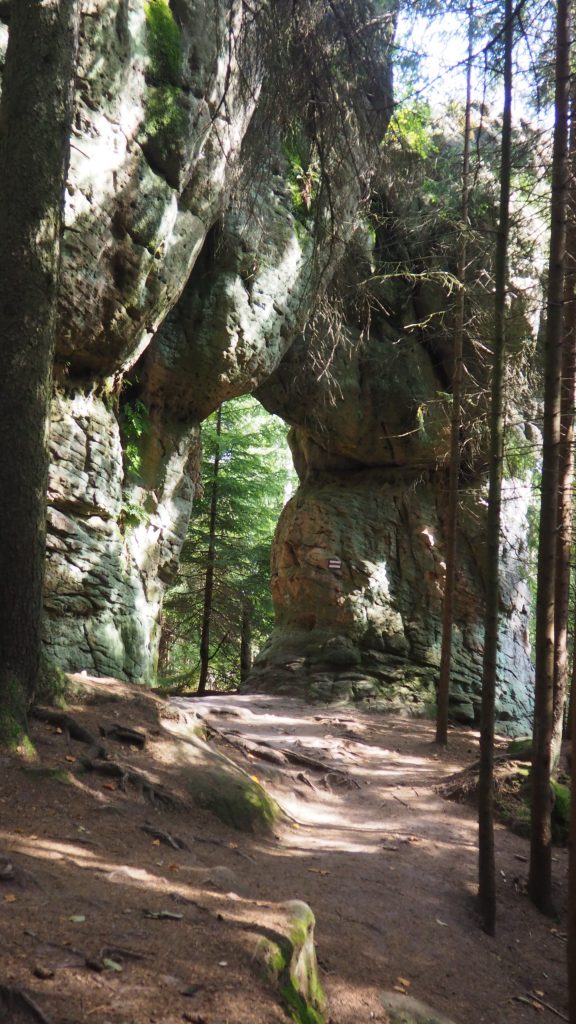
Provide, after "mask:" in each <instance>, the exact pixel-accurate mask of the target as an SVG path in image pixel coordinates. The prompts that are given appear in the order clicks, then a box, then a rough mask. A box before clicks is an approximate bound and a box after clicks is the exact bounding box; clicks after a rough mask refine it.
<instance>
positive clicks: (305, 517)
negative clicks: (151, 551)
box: [248, 303, 533, 733]
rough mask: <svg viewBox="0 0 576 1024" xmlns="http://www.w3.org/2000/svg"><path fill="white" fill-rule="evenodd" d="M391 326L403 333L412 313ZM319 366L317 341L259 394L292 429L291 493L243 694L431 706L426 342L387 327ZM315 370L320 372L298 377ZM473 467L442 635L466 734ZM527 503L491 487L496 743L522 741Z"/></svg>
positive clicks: (436, 488)
mask: <svg viewBox="0 0 576 1024" xmlns="http://www.w3.org/2000/svg"><path fill="white" fill-rule="evenodd" d="M388 308H389V309H390V308H391V307H390V304H388ZM513 314H514V311H512V313H511V316H513ZM522 316H523V311H522V310H519V314H518V318H520V317H522ZM404 319H405V321H406V322H407V323H411V322H412V323H413V322H415V321H417V319H418V317H417V314H416V311H415V309H414V307H413V304H410V303H408V304H407V307H406V309H405V315H404ZM345 334H346V332H345ZM314 344H316V346H318V345H319V353H320V354H319V353H318V351H317V352H316V353H314V351H313V348H314ZM311 346H312V350H311ZM327 353H330V349H329V347H323V346H322V339H321V338H320V340H319V341H318V339H316V341H315V342H314V339H311V338H310V337H309V338H307V339H300V340H299V341H298V342H296V343H295V345H294V346H293V347H292V348H291V350H290V352H289V353H288V355H287V356H286V357H285V359H284V361H283V362H282V364H281V365H280V367H279V368H278V370H276V371H275V372H274V373H273V374H272V375H271V376H270V378H269V379H268V381H267V382H266V384H265V385H264V386H263V387H262V388H261V389H260V391H259V395H260V397H261V399H262V401H263V402H264V404H265V405H266V407H267V408H269V409H270V411H273V412H276V413H278V414H279V415H281V416H284V417H285V418H286V419H288V420H289V422H291V423H292V424H293V425H294V426H293V430H292V432H291V444H292V449H293V455H294V463H295V466H296V468H297V470H298V474H299V477H300V486H299V488H298V491H297V493H296V495H295V497H294V498H293V499H292V500H291V501H290V503H289V504H288V506H287V507H286V508H285V509H284V512H283V515H282V518H281V520H280V523H279V525H278V529H277V532H276V537H275V541H274V545H273V551H272V591H273V596H274V604H275V609H276V627H275V629H274V632H273V634H272V636H271V638H270V640H269V641H268V643H267V644H266V646H265V647H264V649H263V650H262V652H261V653H260V655H259V657H258V658H257V660H256V663H255V666H254V670H253V674H252V677H251V679H250V680H249V682H248V686H249V687H253V688H256V689H260V688H263V689H277V688H278V687H280V688H282V689H284V691H286V692H302V691H305V692H307V693H309V694H310V696H311V697H314V698H316V699H329V700H330V699H337V698H339V697H345V698H354V699H360V698H365V697H368V698H370V699H375V700H379V701H380V702H382V703H384V704H386V705H396V706H400V705H404V706H405V705H406V704H410V703H412V702H414V703H416V704H418V705H421V704H422V702H423V701H424V702H433V701H434V699H435V684H436V683H437V679H438V671H439V665H440V648H441V617H442V596H443V587H444V574H445V563H444V550H445V509H446V505H447V488H448V467H447V464H448V452H449V439H448V432H449V406H448V405H447V404H446V401H445V398H444V399H443V398H442V397H441V396H442V392H443V387H444V385H443V376H442V375H443V372H444V371H443V367H442V364H441V363H440V362H439V360H438V357H437V355H436V354H435V353H434V352H433V351H432V350H431V346H430V344H429V343H428V341H427V339H426V336H425V333H424V332H422V331H414V330H412V331H410V330H406V329H404V328H402V327H401V326H399V325H398V318H395V317H394V316H393V315H391V314H389V315H384V316H382V315H380V316H377V317H375V318H374V322H373V323H372V325H371V329H370V331H369V332H367V334H366V335H365V336H364V337H362V338H361V337H360V336H359V334H358V333H357V332H356V333H355V332H354V330H350V331H348V335H347V339H346V338H344V344H342V345H340V347H339V349H338V350H337V351H336V352H333V353H330V358H329V359H328V358H327ZM467 357H468V360H469V362H468V365H469V366H470V365H474V363H473V354H472V353H470V352H468V353H467ZM320 358H323V359H324V362H325V365H324V369H323V371H322V372H318V371H317V372H316V373H313V372H311V371H312V364H313V363H314V362H318V360H319V359H320ZM307 370H308V371H309V372H306V371H307ZM475 373H476V374H477V375H479V374H480V373H486V367H485V366H484V367H480V366H478V365H475ZM477 461H478V462H479V463H480V465H479V466H474V460H472V462H471V463H468V464H467V466H466V467H465V469H466V474H467V480H463V481H462V491H461V496H460V524H459V538H458V554H457V559H458V561H457V579H456V598H455V619H456V621H455V628H454V636H453V673H452V690H451V706H452V714H453V715H454V716H455V717H456V718H457V719H459V720H460V721H463V722H467V723H473V722H476V723H477V722H478V720H479V709H480V691H481V675H482V652H483V632H484V627H483V616H484V571H483V553H484V528H485V514H486V483H485V474H484V467H483V464H482V460H481V458H479V457H477ZM527 497H528V490H527V487H525V486H524V485H522V484H521V482H520V481H518V480H513V479H509V480H507V481H505V493H504V501H503V541H502V568H501V619H500V643H499V653H498V663H499V693H498V701H497V718H498V724H499V727H500V728H501V729H503V730H505V731H508V732H510V733H516V732H522V731H526V730H527V729H528V728H529V724H530V714H531V704H532V674H533V670H532V666H531V663H530V650H529V640H528V616H529V609H530V595H529V590H528V585H527V581H526V577H527V572H526V564H527V557H528V549H527V522H526V511H527Z"/></svg>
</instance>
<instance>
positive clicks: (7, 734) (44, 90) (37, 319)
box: [0, 0, 79, 743]
mask: <svg viewBox="0 0 576 1024" xmlns="http://www.w3.org/2000/svg"><path fill="white" fill-rule="evenodd" d="M78 20H79V3H78V0H43V2H42V3H39V2H38V0H17V3H14V4H13V5H12V11H11V17H10V32H9V41H8V49H7V53H6V64H5V69H4V77H3V86H2V98H1V101H0V359H1V365H2V373H1V374H0V453H1V456H0V457H1V459H2V494H3V499H2V501H1V502H0V742H5V743H6V742H7V743H12V742H15V741H18V739H19V737H20V736H21V735H22V733H23V732H24V730H25V728H26V707H27V704H28V702H29V700H30V699H31V697H32V696H33V693H34V688H35V686H36V682H37V677H38V670H39V661H40V649H41V648H40V645H41V616H42V588H43V580H44V560H45V551H46V545H45V521H46V481H47V471H48V452H47V434H48V413H49V402H50V396H51V385H52V364H53V359H54V344H55V337H54V332H55V309H56V296H57V290H58V278H59V266H60V234H61V227H62V212H63V199H64V182H65V177H66V171H67V160H68V152H69V138H70V119H71V107H72V76H73V69H74V62H75V54H76V46H77V35H78Z"/></svg>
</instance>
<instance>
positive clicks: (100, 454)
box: [0, 0, 530, 730]
mask: <svg viewBox="0 0 576 1024" xmlns="http://www.w3.org/2000/svg"><path fill="white" fill-rule="evenodd" d="M367 2H368V0H367ZM342 6H343V9H344V8H346V10H347V11H348V13H350V12H354V11H356V12H358V11H360V12H361V11H362V4H356V3H353V4H347V3H344V2H343V4H342ZM3 9H4V8H2V7H0V17H1V16H2V10H3ZM335 9H336V8H334V7H333V5H323V4H317V3H314V2H311V0H310V2H307V3H305V4H304V5H300V12H299V13H298V16H296V14H294V10H295V9H293V5H291V4H289V3H287V4H284V3H266V2H263V3H257V4H255V5H246V4H243V3H241V2H239V0H224V2H222V0H220V2H218V3H216V2H215V0H146V2H142V0H84V3H83V13H82V33H81V47H80V60H79V66H78V73H77V81H76V107H75V116H74V127H73V136H72V139H71V164H70V173H69V180H68V187H67V193H66V217H65V225H66V226H65V237H64V246H63V273H62V288H61V295H60V320H59V332H58V341H57V360H56V366H55V394H54V404H53V419H52V430H51V442H50V443H51V452H52V467H51V473H50V483H49V543H48V550H49V562H48V578H47V594H46V637H45V640H46V649H47V652H48V654H49V655H51V656H52V657H53V658H54V659H55V660H56V661H57V662H58V663H59V664H60V665H61V666H63V667H64V668H66V669H74V670H82V669H87V670H88V671H90V672H96V673H100V674H103V675H108V674H113V675H117V676H120V677H124V678H128V679H137V680H151V679H152V678H153V677H154V673H155V664H156V657H157V647H158V629H159V616H160V612H161V607H162V600H163V595H164V592H165V588H166V586H167V585H168V584H169V583H170V581H171V580H172V579H173V578H174V574H175V571H176V569H177V565H178V557H179V552H180V548H181V545H182V541H183V539H184V535H185V531H186V525H187V522H188V517H189V513H190V509H191V505H192V501H193V497H194V490H195V485H196V481H197V474H198V458H199V437H200V423H201V421H202V419H203V418H205V417H206V416H207V415H208V414H209V413H210V412H212V411H213V410H214V409H215V408H217V407H218V405H219V404H220V403H221V402H222V401H225V400H227V399H229V398H231V397H233V396H236V395H239V394H243V393H247V392H252V391H255V390H257V389H260V390H259V391H258V393H259V396H260V397H261V400H262V401H263V403H264V404H265V405H266V406H267V407H268V408H269V409H271V410H273V411H275V412H278V413H279V414H280V415H281V416H283V417H284V418H285V419H286V421H287V422H288V423H290V424H292V426H293V428H294V429H293V431H292V445H293V451H294V459H295V464H296V467H297V470H298V473H299V475H300V479H301V485H300V488H299V491H298V494H297V495H296V497H295V498H294V499H293V500H292V502H291V503H290V504H289V506H288V507H287V508H286V510H285V512H284V514H283V516H282V519H281V522H280V524H279V528H278V534H277V538H276V542H275V547H274V556H273V580H272V586H273V592H274V599H275V604H276V608H277V613H278V624H277V628H276V630H275V632H274V635H273V636H272V638H271V640H270V642H269V644H268V645H267V647H266V649H265V650H264V651H263V652H262V655H261V657H260V659H259V661H258V663H257V666H256V669H255V672H254V675H253V676H252V679H251V681H250V685H252V686H265V687H273V688H275V687H278V686H281V687H283V688H285V689H296V690H301V689H302V688H304V689H305V690H306V692H307V693H309V694H310V696H316V697H321V698H327V699H332V698H334V697H337V696H343V695H344V696H354V697H359V696H363V695H366V694H369V695H374V694H375V693H378V694H382V693H386V694H387V695H388V697H390V696H393V697H394V698H395V699H396V698H397V699H401V700H403V701H407V700H410V699H412V698H413V696H414V694H415V692H416V690H418V691H419V693H420V695H421V694H422V692H424V693H425V695H427V696H428V697H429V698H431V697H432V696H433V682H434V679H435V676H436V672H437V665H438V657H439V628H440V627H439V615H440V602H441V593H442V579H443V562H442V551H443V540H442V537H443V529H444V519H443V510H444V504H445V498H444V494H445V487H446V470H445V464H446V454H447V419H446V410H445V405H444V403H443V402H442V401H437V400H436V398H437V393H438V391H439V390H441V391H444V390H445V389H446V386H447V385H446V380H447V369H446V365H447V363H448V362H449V349H450V344H449V341H450V339H449V335H446V334H445V336H444V337H443V340H442V344H443V345H444V351H443V352H440V354H439V352H438V350H437V351H435V352H433V351H432V348H431V347H430V339H429V338H428V337H427V336H426V334H425V332H424V333H422V332H420V333H416V334H414V332H410V331H409V330H408V329H407V328H406V327H405V326H404V325H406V324H409V323H410V322H414V320H418V318H419V316H420V312H421V311H420V310H419V309H418V308H416V306H417V304H416V300H415V299H414V301H413V302H409V303H404V304H403V307H402V310H401V311H399V310H396V311H394V310H391V309H389V312H388V314H387V313H385V312H384V310H386V309H387V308H389V304H387V301H383V302H380V304H379V309H380V315H379V316H378V317H376V318H374V323H373V325H372V328H371V330H370V332H368V333H367V332H366V331H365V330H364V329H363V328H362V327H361V325H360V324H355V322H354V318H353V317H352V318H351V319H350V320H349V323H348V324H347V325H345V327H344V330H343V331H342V334H341V336H340V337H339V338H336V341H335V336H334V334H333V332H332V331H331V330H330V329H329V328H328V327H327V326H326V327H325V329H324V328H323V327H322V323H320V327H319V329H318V331H317V332H316V335H315V343H314V344H311V342H310V335H309V334H305V333H304V334H303V333H302V331H303V327H304V324H305V322H306V320H307V318H308V316H309V314H310V313H311V311H312V310H313V308H314V307H315V305H316V304H317V303H318V299H319V297H321V296H322V295H324V294H325V293H326V289H327V288H328V285H329V282H330V280H331V279H332V277H333V275H334V273H335V271H336V270H337V268H338V267H339V266H340V265H341V261H342V258H343V256H344V254H345V251H346V249H347V246H348V244H349V242H350V240H351V239H352V238H355V239H356V241H355V243H354V244H355V245H356V247H357V248H356V250H355V251H356V254H357V252H358V251H361V252H362V254H363V255H362V259H363V260H366V258H368V263H369V259H370V257H369V254H368V257H367V256H366V253H367V249H366V244H367V241H369V239H367V234H368V233H367V232H366V230H365V229H364V232H362V230H361V229H360V230H359V224H360V222H361V221H360V218H359V214H358V210H359V203H360V200H361V199H362V198H363V197H365V195H366V190H367V185H368V182H369V180H370V174H371V170H372V168H373V165H374V162H375V161H376V160H377V158H378V146H379V142H380V140H381V139H382V136H383V133H384V130H385V127H386V124H387V121H388V116H389V110H390V108H391V86H390V74H389V65H388V58H387V46H388V45H389V42H390V35H391V30H392V26H391V24H390V23H389V22H388V21H386V19H385V18H384V19H383V17H382V11H381V9H380V8H379V12H380V17H379V18H378V19H373V24H374V25H375V26H376V29H375V30H374V33H375V34H374V35H373V36H372V37H371V39H370V42H369V43H368V39H369V34H368V33H366V32H364V33H354V32H352V33H348V34H346V32H345V31H344V33H342V25H344V28H345V27H346V26H345V22H342V21H341V19H339V18H338V17H335V16H334V15H333V13H331V12H332V11H333V10H335ZM5 35H6V29H5V27H4V28H3V37H5ZM323 40H326V41H327V44H326V45H327V49H326V50H325V51H322V50H321V49H320V50H318V52H317V57H318V60H316V61H315V59H314V54H315V51H314V50H313V49H311V48H313V47H321V46H322V43H323ZM357 40H360V41H361V48H360V50H359V53H356V52H355V46H356V45H357V43H356V42H355V41H357ZM358 46H359V47H360V44H358ZM359 54H360V59H359V60H358V61H357V63H356V64H355V60H356V58H357V57H358V56H359ZM322 61H324V64H322ZM339 61H342V62H343V64H342V68H341V69H340V71H339V68H338V62H339ZM321 66H324V67H325V68H329V69H332V70H333V71H334V75H335V77H334V79H333V80H332V81H329V80H326V81H325V80H324V77H325V76H324V77H323V76H322V75H319V74H318V73H317V71H318V68H320V67H321ZM322 89H325V94H322ZM336 98H337V99H338V102H337V103H336V102H335V100H336ZM340 111H341V112H342V113H341V115H340ZM331 112H332V113H331ZM334 112H335V113H334ZM381 243H382V244H384V245H385V244H386V240H385V239H384V240H383V242H382V240H381ZM358 247H359V249H358ZM348 259H350V256H348ZM353 259H354V257H353ZM360 262H362V260H360ZM345 273H346V272H345ZM436 343H437V345H438V344H440V343H439V342H438V339H436ZM440 347H441V346H440ZM443 364H446V365H443ZM481 480H482V475H481V472H479V470H478V467H476V468H475V471H474V473H473V474H472V476H471V477H470V480H469V482H471V483H473V485H474V486H473V488H471V489H470V491H469V493H468V494H467V495H465V497H464V499H463V503H464V506H465V514H464V518H463V522H462V528H461V538H460V542H459V544H460V577H459V581H458V601H457V608H458V622H457V628H456V653H455V663H456V676H457V685H456V687H455V692H454V707H455V711H456V713H457V714H458V715H459V717H461V718H462V719H463V720H468V721H472V720H473V719H474V716H475V714H476V707H477V698H478V685H479V675H480V661H481V646H482V637H481V633H482V629H481V617H482V616H481V606H482V555H481V535H482V518H483V509H482V501H483V498H482V495H481V494H479V492H478V489H477V488H478V487H479V486H480V484H481ZM513 507H514V503H513V502H510V503H508V505H507V508H508V509H509V510H510V511H511V510H512V509H513ZM522 530H523V526H522V520H521V515H520V514H519V513H518V515H516V517H515V516H514V515H512V516H509V526H508V530H507V538H506V541H505V548H504V559H505V563H504V564H505V566H506V573H505V579H504V584H503V591H502V606H503V618H502V631H501V637H502V642H501V652H500V658H501V672H502V674H501V684H502V694H501V706H500V717H501V720H502V721H505V722H506V721H508V723H509V725H510V728H511V729H512V730H513V729H515V728H516V727H518V726H520V727H521V728H525V727H526V718H527V714H528V707H527V703H528V701H527V690H526V684H527V683H528V682H529V679H530V666H529V662H528V655H527V646H526V615H527V596H526V593H525V588H524V585H523V583H522V580H521V571H520V570H521V566H522V564H523V557H524V556H523V552H522V545H523V543H524V542H523V539H522Z"/></svg>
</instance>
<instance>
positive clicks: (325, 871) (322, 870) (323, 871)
mask: <svg viewBox="0 0 576 1024" xmlns="http://www.w3.org/2000/svg"><path fill="white" fill-rule="evenodd" d="M308 871H310V872H312V874H313V875H329V874H330V872H329V871H328V869H327V868H308Z"/></svg>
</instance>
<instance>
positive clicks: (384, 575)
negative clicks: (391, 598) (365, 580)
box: [370, 562, 390, 595]
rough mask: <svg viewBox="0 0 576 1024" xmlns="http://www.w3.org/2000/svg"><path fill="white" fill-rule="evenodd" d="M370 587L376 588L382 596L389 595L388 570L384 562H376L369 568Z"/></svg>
mask: <svg viewBox="0 0 576 1024" xmlns="http://www.w3.org/2000/svg"><path fill="white" fill-rule="evenodd" d="M370 585H371V586H372V587H374V586H376V587H378V588H379V590H382V591H383V593H384V594H387V595H389V594H390V581H389V579H388V570H387V566H386V563H385V562H376V564H375V565H374V566H373V567H372V568H371V570H370Z"/></svg>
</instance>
